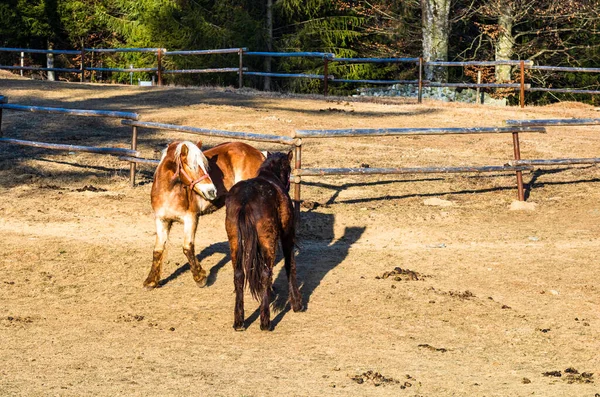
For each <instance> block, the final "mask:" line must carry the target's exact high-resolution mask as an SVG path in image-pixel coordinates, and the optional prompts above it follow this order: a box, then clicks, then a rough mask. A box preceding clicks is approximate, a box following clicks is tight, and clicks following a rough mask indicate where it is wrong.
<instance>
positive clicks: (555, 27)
mask: <svg viewBox="0 0 600 397" xmlns="http://www.w3.org/2000/svg"><path fill="white" fill-rule="evenodd" d="M599 21H600V0H535V1H528V0H404V1H402V0H389V1H384V0H371V1H366V0H303V1H300V0H263V1H249V0H219V1H214V0H140V1H129V0H28V1H26V0H3V2H2V3H0V46H2V47H23V48H36V49H44V48H54V49H79V48H82V47H85V48H123V47H139V48H166V49H168V50H170V51H173V50H193V49H217V48H237V47H246V48H248V49H249V50H250V51H280V52H297V51H315V52H329V53H333V54H335V55H336V56H337V57H361V58H364V57H419V56H423V57H424V59H425V60H449V61H465V60H479V61H486V60H503V59H512V60H518V59H526V60H532V61H534V62H535V63H536V64H539V65H552V66H574V67H599V65H600V50H599V48H600V35H598V26H599ZM78 61H79V60H78V58H77V57H73V56H68V57H67V56H57V57H56V60H55V64H56V65H58V66H73V65H77V62H78ZM15 62H16V60H15V54H14V53H13V54H10V53H0V63H2V64H15ZM45 62H46V60H45V56H44V55H43V54H40V55H32V57H31V59H30V63H32V64H39V65H44V64H45ZM94 62H96V63H98V62H102V65H103V66H104V67H115V66H119V67H124V66H126V65H127V66H128V65H133V67H151V66H154V65H155V64H156V57H155V55H154V54H139V53H122V54H117V55H103V56H102V57H99V56H98V57H97V58H96V59H95V60H94ZM164 62H165V65H164V67H165V68H170V69H189V68H214V67H232V66H235V65H236V64H237V59H236V55H235V54H233V55H226V54H215V55H210V56H173V57H168V58H167V59H165V61H164ZM244 62H245V63H246V66H248V67H249V68H251V69H252V70H256V71H274V72H293V73H315V74H318V73H323V62H322V61H321V60H319V59H311V58H264V57H253V58H251V59H248V60H245V61H244ZM478 70H481V71H482V75H483V82H500V83H502V82H511V81H515V80H516V70H515V69H514V68H511V67H506V66H504V67H496V68H493V67H488V68H474V67H467V68H437V69H428V70H426V77H427V78H428V79H431V80H433V81H445V80H451V81H475V78H476V75H477V71H478ZM329 74H332V75H334V76H336V77H338V78H346V79H413V78H414V77H415V68H414V67H408V66H407V65H402V64H342V63H332V64H330V67H329ZM115 76H116V77H113V78H114V79H122V80H124V81H128V80H129V77H128V76H127V75H126V74H115ZM137 77H142V78H146V79H147V78H148V76H144V75H143V74H140V73H137V74H136V79H137ZM527 80H528V81H529V82H531V83H532V84H535V85H537V86H541V87H552V88H563V87H567V88H579V89H595V90H598V89H600V74H598V73H571V72H548V71H533V70H531V71H528V76H527ZM236 81H237V76H235V75H233V74H231V75H227V74H213V75H201V76H198V75H171V76H169V77H168V79H167V83H172V84H181V85H185V84H195V83H202V84H220V85H235V84H236ZM253 84H254V86H256V87H257V88H263V89H273V90H288V91H295V92H314V91H315V90H318V87H319V86H320V85H321V84H322V82H321V81H318V80H306V79H264V78H262V79H259V78H256V79H255V80H254V83H253ZM355 88H356V85H353V84H336V85H335V86H334V87H331V88H330V91H331V92H332V93H340V94H344V93H349V92H352V91H353V90H354V89H355ZM528 95H530V96H531V98H530V100H533V101H534V102H537V103H547V102H552V101H554V100H557V99H572V100H573V99H574V100H580V101H585V102H594V101H595V99H594V98H593V97H592V96H590V95H574V94H564V95H563V94H556V93H530V94H528Z"/></svg>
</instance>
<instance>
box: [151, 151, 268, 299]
mask: <svg viewBox="0 0 600 397" xmlns="http://www.w3.org/2000/svg"><path fill="white" fill-rule="evenodd" d="M201 147H202V143H201V142H198V144H197V145H194V144H193V143H192V142H188V141H183V142H173V143H171V144H170V145H169V146H168V147H167V149H166V150H165V151H164V152H163V155H162V158H161V161H160V164H159V165H158V167H157V169H156V172H155V174H154V182H153V184H152V193H151V199H152V208H153V209H154V215H155V218H156V242H155V244H154V257H153V260H152V268H151V269H150V273H149V274H148V277H147V278H146V280H145V281H144V287H146V288H147V289H152V288H156V287H158V286H159V281H160V273H161V268H162V262H163V257H164V252H165V245H166V243H167V240H168V238H169V230H170V229H171V226H172V224H173V222H183V229H184V242H183V253H184V254H185V256H186V257H187V259H188V261H189V263H190V268H191V270H192V276H193V278H194V281H196V284H197V285H198V286H199V287H204V286H205V285H206V282H207V279H206V271H205V270H203V269H202V266H201V265H200V264H199V263H198V261H197V259H196V254H195V251H194V240H195V236H196V229H197V228H198V218H199V217H200V215H202V214H206V213H209V212H212V211H214V210H216V209H218V208H220V207H222V206H223V205H224V196H225V195H226V194H227V192H228V191H229V189H231V187H232V186H233V185H234V184H236V183H237V182H239V181H241V180H244V179H249V178H252V177H254V176H256V174H257V172H258V168H259V167H260V165H261V164H262V162H263V161H264V159H265V156H264V155H263V154H262V153H261V152H260V151H258V150H257V149H255V148H253V147H252V146H250V145H247V144H245V143H241V142H228V143H223V144H221V145H218V146H215V147H213V148H211V149H208V150H207V151H205V152H204V153H203V152H202V151H201V150H200V148H201Z"/></svg>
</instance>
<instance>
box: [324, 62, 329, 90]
mask: <svg viewBox="0 0 600 397" xmlns="http://www.w3.org/2000/svg"><path fill="white" fill-rule="evenodd" d="M328 74H329V58H327V57H323V96H327V94H328V91H329V87H328V86H327V83H328V81H327V75H328Z"/></svg>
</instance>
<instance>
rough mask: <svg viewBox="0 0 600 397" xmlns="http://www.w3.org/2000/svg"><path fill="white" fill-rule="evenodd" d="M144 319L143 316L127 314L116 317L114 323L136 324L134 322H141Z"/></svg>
mask: <svg viewBox="0 0 600 397" xmlns="http://www.w3.org/2000/svg"><path fill="white" fill-rule="evenodd" d="M143 319H144V316H140V315H139V314H127V315H123V314H120V315H119V316H118V317H117V320H116V322H119V323H132V322H136V321H138V322H139V321H142V320H143Z"/></svg>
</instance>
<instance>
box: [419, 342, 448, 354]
mask: <svg viewBox="0 0 600 397" xmlns="http://www.w3.org/2000/svg"><path fill="white" fill-rule="evenodd" d="M418 347H420V348H422V349H428V350H431V351H432V352H440V353H446V352H447V351H448V349H445V348H443V347H433V346H431V345H429V344H427V343H424V344H421V345H419V346H418Z"/></svg>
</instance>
